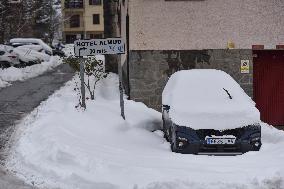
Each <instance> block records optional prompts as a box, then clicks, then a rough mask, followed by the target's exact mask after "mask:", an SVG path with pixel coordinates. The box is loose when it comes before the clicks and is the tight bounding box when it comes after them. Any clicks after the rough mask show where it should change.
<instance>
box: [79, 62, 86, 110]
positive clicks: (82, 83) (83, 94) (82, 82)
mask: <svg viewBox="0 0 284 189" xmlns="http://www.w3.org/2000/svg"><path fill="white" fill-rule="evenodd" d="M84 64H85V61H84V58H82V57H80V78H81V95H82V102H81V103H82V107H83V108H85V109H86V100H85V99H86V95H85V94H86V92H85V81H84V77H85V76H84V72H85V68H84V66H85V65H84Z"/></svg>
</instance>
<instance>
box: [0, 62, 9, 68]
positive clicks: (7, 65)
mask: <svg viewBox="0 0 284 189" xmlns="http://www.w3.org/2000/svg"><path fill="white" fill-rule="evenodd" d="M9 67H11V65H10V63H9V62H0V68H1V69H2V70H3V69H5V68H9Z"/></svg>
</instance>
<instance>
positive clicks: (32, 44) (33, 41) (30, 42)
mask: <svg viewBox="0 0 284 189" xmlns="http://www.w3.org/2000/svg"><path fill="white" fill-rule="evenodd" d="M10 44H11V45H12V46H13V47H20V46H25V47H24V48H29V49H33V50H36V51H40V52H44V53H46V54H48V55H52V54H53V52H52V48H51V47H50V46H49V45H47V44H46V43H45V42H43V41H42V40H41V39H37V38H14V39H11V40H10Z"/></svg>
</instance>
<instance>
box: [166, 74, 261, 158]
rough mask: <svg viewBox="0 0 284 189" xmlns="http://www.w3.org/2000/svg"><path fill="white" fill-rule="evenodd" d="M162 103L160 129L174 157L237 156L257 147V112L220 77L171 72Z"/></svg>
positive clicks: (227, 79) (236, 87) (240, 92)
mask: <svg viewBox="0 0 284 189" xmlns="http://www.w3.org/2000/svg"><path fill="white" fill-rule="evenodd" d="M162 101H163V106H162V113H163V128H162V129H163V131H164V136H165V138H166V139H167V140H168V141H169V142H170V143H171V149H172V151H173V152H178V153H189V154H208V155H238V154H243V153H245V152H248V151H258V150H259V149H260V147H261V127H260V124H259V123H260V118H259V117H260V115H259V111H258V110H257V109H256V108H255V103H254V102H253V101H252V100H251V98H250V97H248V96H247V95H246V93H245V92H244V91H243V89H242V88H241V87H240V86H239V84H238V83H237V82H235V80H234V79H233V78H231V76H229V75H228V74H226V73H225V72H223V71H220V70H186V71H179V72H176V73H175V74H173V75H172V76H171V77H170V78H169V81H168V83H167V85H166V87H165V89H164V91H163V96H162Z"/></svg>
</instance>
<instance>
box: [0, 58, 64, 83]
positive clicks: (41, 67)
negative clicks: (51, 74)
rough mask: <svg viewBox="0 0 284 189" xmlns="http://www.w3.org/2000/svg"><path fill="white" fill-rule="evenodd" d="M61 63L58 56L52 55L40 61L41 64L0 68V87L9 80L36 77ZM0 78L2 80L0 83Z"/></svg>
mask: <svg viewBox="0 0 284 189" xmlns="http://www.w3.org/2000/svg"><path fill="white" fill-rule="evenodd" d="M61 63H62V60H61V59H60V58H59V57H58V56H52V57H51V58H50V60H49V61H48V62H42V63H41V64H35V65H32V66H27V67H24V68H15V67H10V68H7V69H4V70H1V69H0V88H2V87H6V86H7V83H9V82H13V81H24V80H26V79H29V78H33V77H37V76H39V75H41V74H43V73H44V72H46V71H48V70H52V69H53V68H55V67H56V66H58V65H60V64H61ZM1 80H2V81H3V83H2V84H1ZM5 83H6V84H5Z"/></svg>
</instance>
